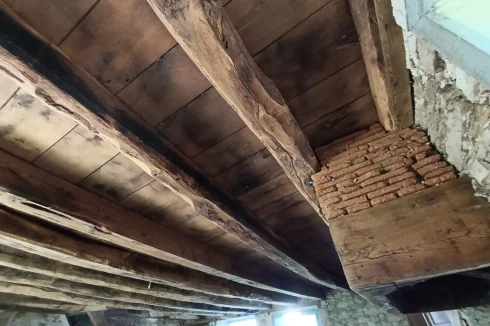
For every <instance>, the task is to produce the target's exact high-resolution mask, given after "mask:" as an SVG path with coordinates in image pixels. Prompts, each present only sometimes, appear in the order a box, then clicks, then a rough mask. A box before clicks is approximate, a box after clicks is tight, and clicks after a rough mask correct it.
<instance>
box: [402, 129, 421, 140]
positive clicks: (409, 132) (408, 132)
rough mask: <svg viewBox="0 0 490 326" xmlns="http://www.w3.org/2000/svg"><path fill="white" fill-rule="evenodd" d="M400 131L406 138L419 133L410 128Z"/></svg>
mask: <svg viewBox="0 0 490 326" xmlns="http://www.w3.org/2000/svg"><path fill="white" fill-rule="evenodd" d="M400 132H401V134H400V136H402V137H403V138H404V139H407V138H410V137H412V136H413V135H416V134H417V133H418V131H417V130H415V129H410V128H408V129H404V130H400Z"/></svg>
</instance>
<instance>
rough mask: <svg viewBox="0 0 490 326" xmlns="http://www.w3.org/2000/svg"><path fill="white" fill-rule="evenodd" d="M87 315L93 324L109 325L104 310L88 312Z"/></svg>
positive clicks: (93, 325) (95, 325)
mask: <svg viewBox="0 0 490 326" xmlns="http://www.w3.org/2000/svg"><path fill="white" fill-rule="evenodd" d="M87 316H88V319H90V322H91V323H92V326H109V322H108V321H107V318H106V317H105V314H104V312H103V311H94V312H88V313H87Z"/></svg>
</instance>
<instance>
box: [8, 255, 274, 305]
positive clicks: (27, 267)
mask: <svg viewBox="0 0 490 326" xmlns="http://www.w3.org/2000/svg"><path fill="white" fill-rule="evenodd" d="M0 266H4V267H8V268H13V269H16V270H20V271H24V272H29V273H36V274H40V275H44V276H47V277H49V278H51V279H54V278H57V279H62V280H67V281H72V282H78V283H83V284H90V285H95V286H101V287H106V288H110V289H115V290H121V291H126V292H132V293H137V294H143V295H148V296H153V297H156V298H165V299H171V300H178V301H186V302H194V303H204V304H208V305H213V306H218V307H225V308H234V309H247V310H255V311H259V310H268V309H270V308H271V305H269V304H265V303H262V302H260V301H249V300H241V299H235V298H227V297H222V296H215V295H209V294H205V293H200V292H195V291H188V290H182V289H179V288H175V287H171V286H165V285H162V284H158V283H152V284H151V286H150V287H149V286H148V282H145V281H142V280H137V279H133V278H128V277H122V276H117V275H110V274H106V273H102V272H98V271H95V270H90V269H86V268H81V267H77V266H74V265H69V264H64V263H61V262H57V261H54V260H51V259H47V258H44V257H41V256H37V255H33V254H29V253H26V252H23V251H20V250H16V249H13V248H9V247H5V246H0Z"/></svg>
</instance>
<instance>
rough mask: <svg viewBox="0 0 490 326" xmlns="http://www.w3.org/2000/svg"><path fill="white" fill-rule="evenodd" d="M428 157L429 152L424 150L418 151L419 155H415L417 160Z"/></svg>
mask: <svg viewBox="0 0 490 326" xmlns="http://www.w3.org/2000/svg"><path fill="white" fill-rule="evenodd" d="M426 157H427V153H426V152H424V153H418V154H417V155H415V159H416V160H417V161H420V160H423V159H424V158H426Z"/></svg>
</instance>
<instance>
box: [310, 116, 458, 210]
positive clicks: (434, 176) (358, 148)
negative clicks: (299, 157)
mask: <svg viewBox="0 0 490 326" xmlns="http://www.w3.org/2000/svg"><path fill="white" fill-rule="evenodd" d="M428 141H429V140H428V138H427V135H426V134H425V133H424V132H423V131H420V130H416V129H411V128H407V129H404V130H399V131H396V132H391V133H387V132H386V131H385V130H384V129H383V128H382V127H381V126H380V124H379V123H377V124H374V125H372V126H371V127H369V129H366V130H362V131H358V132H355V133H353V134H351V135H349V136H346V137H343V138H340V139H338V140H336V141H334V142H332V143H331V144H329V145H326V146H323V147H320V148H318V149H317V150H316V154H317V156H318V158H319V160H320V162H321V164H322V170H321V171H320V172H319V173H317V174H315V175H313V177H312V178H313V181H314V183H315V188H316V190H317V194H318V197H319V200H320V206H321V208H322V210H323V212H324V214H325V216H326V217H327V219H333V218H338V217H340V216H343V215H347V214H352V213H356V212H359V211H362V210H364V209H368V208H369V207H372V206H376V205H381V204H384V203H387V202H389V201H392V200H396V199H397V198H399V197H402V196H407V195H410V194H413V193H415V192H417V191H421V190H424V189H425V188H427V187H433V186H437V185H438V184H441V183H444V182H448V181H451V180H454V179H456V178H457V175H456V173H455V169H454V167H452V166H450V165H449V164H448V163H446V162H445V161H444V160H443V158H442V157H441V155H439V154H438V153H435V152H434V150H433V149H432V146H431V145H430V144H429V143H428Z"/></svg>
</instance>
